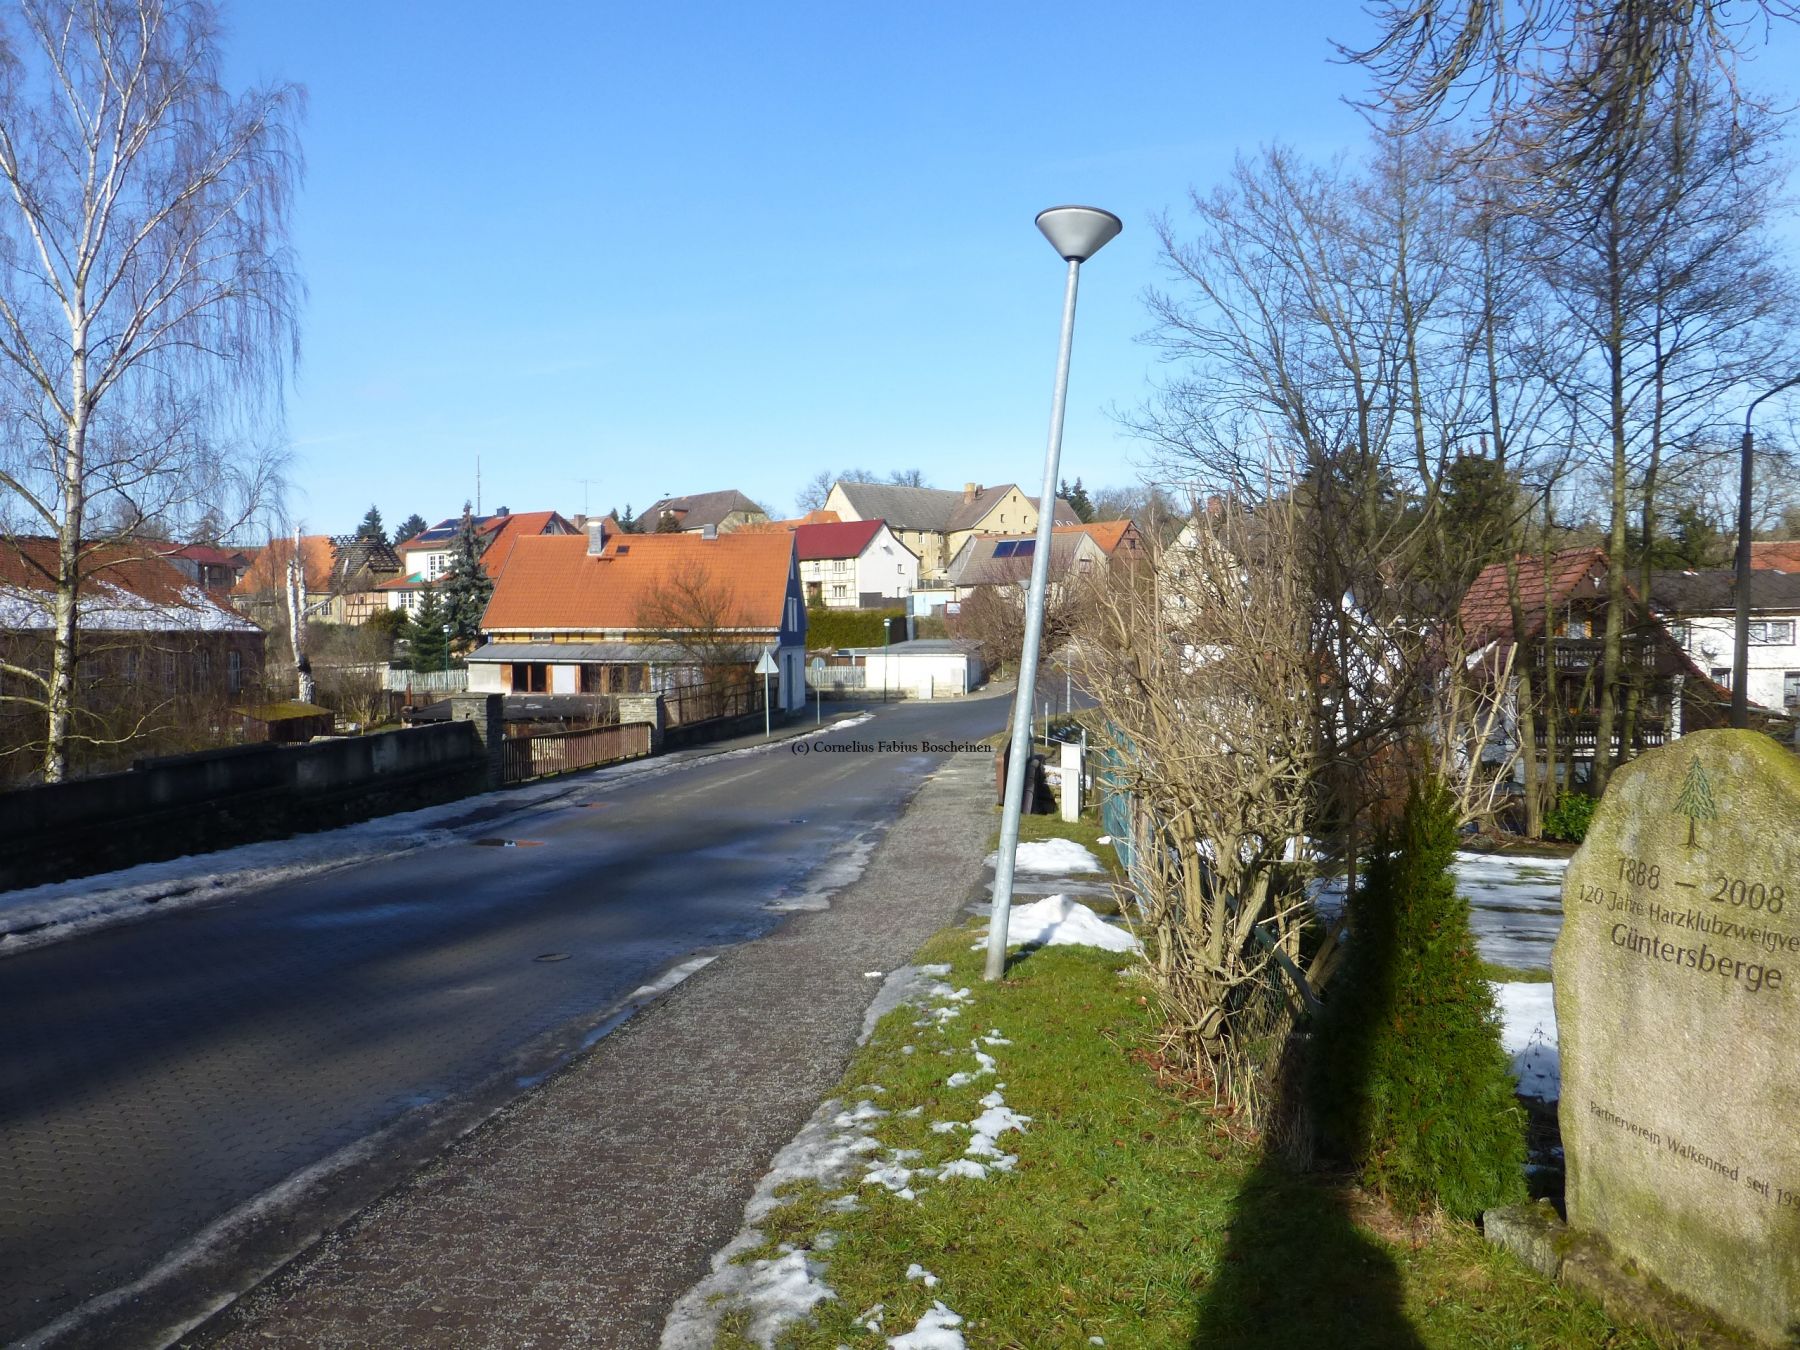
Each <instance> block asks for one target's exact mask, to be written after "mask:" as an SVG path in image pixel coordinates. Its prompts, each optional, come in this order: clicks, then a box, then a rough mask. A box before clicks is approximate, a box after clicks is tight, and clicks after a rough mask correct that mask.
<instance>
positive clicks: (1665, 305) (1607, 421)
mask: <svg viewBox="0 0 1800 1350" xmlns="http://www.w3.org/2000/svg"><path fill="white" fill-rule="evenodd" d="M1654 107H1655V108H1656V110H1657V112H1658V114H1659V115H1658V116H1657V117H1655V118H1654V119H1653V121H1652V123H1651V125H1649V126H1647V127H1646V128H1645V129H1644V130H1643V131H1642V132H1641V133H1640V134H1638V135H1637V136H1635V137H1634V138H1632V139H1631V140H1629V141H1626V140H1622V139H1621V140H1619V141H1615V142H1614V143H1612V144H1611V145H1610V147H1609V148H1607V149H1606V152H1605V153H1604V154H1601V153H1599V152H1596V154H1595V155H1594V156H1593V157H1592V158H1591V159H1590V160H1589V162H1588V164H1587V165H1586V167H1585V168H1584V170H1583V171H1582V172H1580V173H1578V174H1570V175H1566V176H1564V177H1561V178H1558V177H1557V175H1556V171H1555V166H1554V165H1553V164H1552V163H1550V162H1549V161H1545V163H1544V164H1543V169H1544V181H1545V184H1546V188H1545V191H1544V193H1543V195H1542V197H1541V199H1540V201H1539V203H1538V205H1537V206H1536V208H1535V209H1534V211H1533V213H1532V215H1531V217H1530V228H1531V230H1532V233H1533V235H1534V238H1533V241H1532V248H1533V251H1534V253H1535V254H1536V256H1537V261H1538V266H1539V268H1540V269H1541V270H1542V272H1543V274H1544V276H1545V279H1546V282H1547V284H1548V286H1549V288H1550V291H1551V293H1552V294H1553V295H1554V296H1555V297H1556V299H1557V302H1558V304H1559V305H1560V306H1561V307H1562V309H1563V310H1564V312H1565V313H1566V314H1567V316H1568V318H1569V321H1570V323H1571V325H1572V326H1573V327H1574V329H1575V330H1576V332H1577V333H1578V334H1579V336H1580V340H1581V353H1580V355H1579V357H1578V359H1576V360H1574V361H1572V362H1570V363H1568V364H1567V366H1566V367H1565V368H1564V369H1563V370H1562V371H1561V372H1560V373H1559V374H1558V376H1557V384H1558V387H1559V389H1560V390H1561V391H1562V393H1563V395H1564V398H1565V400H1566V403H1567V406H1568V409H1569V415H1570V417H1571V419H1572V421H1573V422H1574V423H1575V424H1576V425H1577V426H1578V427H1581V428H1585V429H1586V430H1587V433H1588V434H1587V435H1586V437H1585V439H1587V440H1588V442H1589V443H1590V444H1593V445H1596V446H1598V447H1602V454H1601V455H1600V456H1599V457H1598V458H1599V463H1598V465H1596V468H1597V470H1598V472H1597V475H1596V476H1597V477H1598V478H1599V481H1600V483H1601V485H1602V486H1603V492H1604V500H1605V501H1606V502H1607V503H1608V514H1607V522H1606V525H1607V553H1608V557H1609V560H1610V573H1609V598H1610V604H1609V606H1608V610H1607V620H1606V626H1605V631H1604V636H1603V642H1604V647H1603V652H1602V663H1603V665H1602V670H1601V671H1600V673H1599V676H1598V680H1597V687H1596V695H1597V702H1598V708H1597V714H1598V726H1597V738H1598V739H1597V745H1596V750H1595V761H1594V785H1595V787H1596V788H1598V789H1604V787H1605V785H1606V782H1607V780H1608V778H1609V776H1610V774H1611V771H1612V768H1613V766H1614V764H1615V763H1616V762H1617V760H1618V759H1619V758H1621V757H1623V756H1624V755H1626V754H1628V746H1629V743H1630V738H1631V732H1632V726H1633V723H1634V721H1635V716H1636V709H1637V701H1638V699H1639V697H1640V695H1641V690H1639V689H1638V688H1637V687H1636V685H1635V684H1634V683H1632V682H1631V681H1630V680H1629V679H1628V678H1627V675H1628V672H1629V667H1630V663H1629V662H1627V661H1626V659H1625V651H1624V648H1625V643H1626V641H1627V638H1628V635H1627V634H1626V632H1625V621H1626V614H1627V608H1628V607H1627V604H1626V589H1627V585H1628V578H1627V572H1628V568H1629V559H1628V549H1629V545H1630V530H1629V525H1630V516H1631V514H1632V513H1633V510H1634V508H1635V510H1636V512H1637V515H1638V542H1639V545H1640V547H1641V548H1643V550H1644V554H1643V558H1644V559H1645V562H1644V565H1643V570H1642V571H1640V574H1639V578H1638V584H1639V585H1640V586H1645V585H1647V584H1648V579H1649V578H1648V558H1649V556H1650V552H1651V546H1652V544H1653V543H1654V540H1655V537H1656V530H1657V525H1658V522H1657V517H1656V502H1657V486H1658V482H1659V480H1660V477H1661V473H1662V466H1663V463H1664V458H1665V455H1666V453H1667V451H1668V450H1669V448H1670V447H1672V446H1674V445H1677V444H1679V443H1681V442H1683V441H1685V440H1690V439H1693V438H1697V437H1704V436H1706V435H1708V434H1711V435H1713V436H1716V437H1718V438H1720V439H1723V434H1721V433H1724V434H1728V433H1726V432H1725V429H1724V428H1723V427H1721V425H1720V422H1721V417H1722V412H1723V409H1722V406H1721V405H1722V400H1724V399H1726V398H1728V397H1729V396H1730V395H1731V394H1732V391H1733V390H1734V389H1735V388H1736V387H1738V386H1739V385H1741V383H1742V382H1743V381H1745V380H1746V379H1749V378H1752V377H1755V376H1757V375H1759V374H1762V375H1767V374H1769V373H1770V372H1771V371H1773V370H1777V369H1780V370H1783V371H1785V369H1786V368H1787V365H1788V360H1787V358H1786V357H1785V356H1784V355H1782V351H1783V347H1784V344H1785V341H1786V332H1785V331H1784V330H1786V329H1787V327H1788V326H1789V325H1790V324H1791V321H1792V318H1793V316H1794V312H1795V310H1794V296H1793V288H1792V285H1791V282H1790V281H1789V279H1788V277H1787V276H1786V275H1785V274H1784V273H1783V272H1782V270H1781V269H1780V268H1778V267H1777V266H1775V264H1774V262H1773V260H1772V248H1771V245H1770V243H1769V241H1768V239H1767V236H1766V226H1767V220H1768V216H1769V211H1770V208H1771V206H1772V205H1773V201H1774V183H1775V175H1774V170H1773V166H1772V164H1771V162H1770V160H1771V152H1772V148H1773V144H1774V140H1775V137H1776V134H1777V128H1776V126H1775V124H1774V122H1773V120H1772V118H1771V117H1770V115H1769V113H1768V111H1767V110H1766V109H1765V108H1763V107H1762V106H1761V105H1759V104H1757V103H1755V102H1754V101H1753V100H1750V99H1749V98H1747V97H1739V98H1738V99H1737V100H1736V102H1735V103H1732V102H1730V101H1728V100H1727V99H1726V97H1725V96H1724V95H1723V94H1722V93H1721V92H1720V91H1718V90H1717V89H1715V88H1712V87H1710V86H1709V84H1708V83H1707V82H1705V81H1701V80H1697V79H1683V80H1677V81H1675V82H1674V83H1673V86H1672V87H1669V88H1666V89H1663V90H1660V91H1658V93H1657V95H1656V97H1655V100H1654ZM1615 740H1616V743H1617V746H1618V750H1617V752H1616V753H1615V751H1614V744H1615Z"/></svg>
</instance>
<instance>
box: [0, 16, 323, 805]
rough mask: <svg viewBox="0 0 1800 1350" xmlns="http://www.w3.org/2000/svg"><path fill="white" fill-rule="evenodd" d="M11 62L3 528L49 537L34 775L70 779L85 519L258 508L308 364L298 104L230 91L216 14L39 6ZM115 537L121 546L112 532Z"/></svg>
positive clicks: (5, 55)
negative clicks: (296, 215) (275, 441)
mask: <svg viewBox="0 0 1800 1350" xmlns="http://www.w3.org/2000/svg"><path fill="white" fill-rule="evenodd" d="M5 37H6V41H5V44H4V48H3V50H0V400H3V416H4V420H5V430H6V431H7V433H8V435H7V436H6V439H5V442H4V446H3V448H0V495H3V496H4V498H5V500H4V502H3V503H0V519H3V520H4V523H5V526H6V527H7V528H9V529H10V530H11V531H14V532H24V531H25V530H31V531H35V532H40V533H47V534H48V535H50V536H52V537H54V538H55V540H56V545H57V547H56V563H55V568H54V576H51V577H49V578H48V581H49V582H50V583H51V584H52V586H53V588H54V602H53V619H54V622H53V631H52V638H51V653H50V665H49V671H48V673H47V674H45V673H43V672H35V671H30V670H22V669H14V668H11V667H8V668H7V671H6V673H7V674H9V675H13V676H16V677H18V678H19V679H21V680H23V681H25V682H26V683H28V684H31V683H33V682H35V687H36V688H38V689H39V690H40V691H41V698H39V699H38V700H37V701H38V702H39V703H41V705H42V711H43V715H44V718H45V737H44V744H45V750H44V756H43V766H42V772H43V776H44V777H45V778H46V779H48V780H51V781H55V780H58V779H61V778H62V777H63V776H64V775H65V773H66V771H67V764H68V744H69V740H70V737H71V736H72V735H73V734H75V732H74V730H73V726H72V717H73V699H74V691H75V686H76V681H75V668H76V663H77V661H78V660H79V659H80V649H79V624H80V620H79V611H80V604H81V589H82V582H83V579H84V575H85V568H86V565H87V561H88V560H89V559H90V558H91V557H93V556H94V555H95V553H96V551H97V550H98V549H100V548H101V547H104V546H107V545H112V544H116V543H117V542H118V539H117V537H106V538H96V537H94V529H93V526H94V523H95V522H96V521H97V520H98V519H99V518H100V517H101V516H102V515H105V516H107V517H109V518H110V519H112V520H115V521H129V520H132V519H145V518H155V519H160V520H163V521H165V522H169V523H171V524H175V523H180V522H181V521H182V520H183V519H184V518H188V517H198V516H200V515H201V514H202V513H203V512H211V513H212V515H213V517H214V519H215V520H216V519H218V518H219V517H220V516H227V517H229V516H230V515H233V514H237V515H242V514H245V513H247V512H249V511H251V510H253V509H255V508H256V507H257V505H258V504H259V503H261V502H265V501H267V500H268V499H269V498H270V496H271V495H272V493H273V492H274V490H275V489H276V487H277V482H278V468H279V464H278V460H277V457H276V456H273V455H271V454H268V453H266V452H258V451H256V450H254V449H249V450H238V449H230V450H228V449H227V447H234V446H238V445H251V446H254V445H255V444H256V441H255V439H254V435H255V430H256V428H257V427H258V426H259V425H263V424H264V423H263V421H262V419H263V417H264V416H265V415H266V414H269V413H270V412H271V411H274V410H278V406H279V399H280V391H281V387H282V381H283V376H284V374H285V372H286V370H287V369H288V368H289V367H290V365H291V363H292V362H293V360H294V359H295V357H296V355H297V328H296V322H295V304H296V300H297V295H298V291H299V284H298V281H297V279H296V277H295V274H294V271H293V265H292V260H291V256H290V251H289V247H288V239H287V223H288V212H289V203H290V198H291V195H292V192H293V189H294V187H295V185H296V184H297V182H298V178H299V174H300V160H299V154H298V149H297V146H296V143H295V140H294V134H293V127H294V124H295V121H296V118H297V115H298V112H299V105H300V92H299V91H298V90H297V89H296V88H294V87H292V86H277V87H270V88H257V89H252V90H250V91H248V92H246V93H243V94H241V95H238V94H234V93H232V92H231V91H228V90H227V89H226V88H225V87H224V86H223V85H222V84H221V82H220V73H219V65H220V51H219V37H218V23H217V16H216V14H215V11H214V9H213V7H212V6H211V5H210V4H208V3H206V2H205V0H25V3H24V4H23V5H22V6H21V12H20V15H19V17H18V19H16V20H15V21H14V22H13V23H12V24H10V25H8V31H7V33H6V34H5ZM103 533H108V534H110V535H113V536H116V534H117V533H118V531H116V530H115V531H113V532H103Z"/></svg>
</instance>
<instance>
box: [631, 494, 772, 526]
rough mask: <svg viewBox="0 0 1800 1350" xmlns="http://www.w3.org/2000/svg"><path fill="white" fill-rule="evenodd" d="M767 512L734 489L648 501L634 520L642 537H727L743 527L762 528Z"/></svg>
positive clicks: (767, 515) (766, 518)
mask: <svg viewBox="0 0 1800 1350" xmlns="http://www.w3.org/2000/svg"><path fill="white" fill-rule="evenodd" d="M768 518H769V513H768V512H767V511H765V510H763V509H762V507H760V506H758V505H757V504H756V503H755V502H753V501H751V500H750V499H749V498H748V497H746V496H745V495H744V494H743V493H741V492H739V491H738V490H737V489H736V488H726V489H725V490H724V491H722V492H696V493H694V494H692V495H691V496H687V497H664V498H663V499H662V500H661V501H656V502H651V503H650V505H649V506H648V507H647V508H645V510H644V512H643V514H642V515H640V516H639V517H638V518H637V523H638V528H639V529H640V530H642V531H643V532H644V533H645V534H670V533H675V534H704V533H705V532H706V531H707V530H709V529H710V530H712V531H713V532H714V533H715V534H730V533H731V532H732V531H733V530H741V529H743V528H744V527H745V526H746V525H761V524H763V523H764V522H765V521H767V520H768Z"/></svg>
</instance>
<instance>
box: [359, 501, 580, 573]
mask: <svg viewBox="0 0 1800 1350" xmlns="http://www.w3.org/2000/svg"><path fill="white" fill-rule="evenodd" d="M609 519H610V517H609ZM450 523H452V524H454V523H455V522H450ZM443 524H444V522H442V521H440V522H439V523H438V524H436V525H433V526H432V527H431V530H427V531H425V534H430V533H431V531H432V530H437V529H441V528H443ZM553 526H554V527H555V529H554V530H553V529H552V527H553ZM574 529H575V527H574V525H572V524H571V523H570V522H569V521H568V520H566V519H565V518H564V517H563V515H562V513H561V512H558V511H514V512H512V513H510V514H509V515H504V516H499V515H495V516H480V517H478V518H477V521H476V526H475V532H476V533H477V534H479V535H482V536H484V537H485V538H486V539H487V541H488V542H487V547H486V548H484V549H483V550H482V553H481V570H482V571H484V572H486V573H487V574H488V575H489V576H490V577H492V578H494V580H496V581H498V580H499V579H500V573H502V572H503V571H505V570H506V560H507V559H508V558H510V557H512V551H513V545H514V544H516V543H518V541H519V540H521V539H523V538H525V537H526V536H528V535H540V534H546V533H553V532H554V533H564V534H566V533H569V532H570V531H573V530H574ZM425 534H415V535H414V536H413V537H412V538H411V539H408V540H407V541H406V542H405V543H403V544H398V545H396V546H395V550H396V551H397V552H400V553H404V552H405V551H407V550H408V549H410V550H413V551H414V552H420V551H423V552H430V553H437V552H441V551H445V550H448V549H449V548H450V546H451V545H452V544H453V543H454V542H455V536H454V534H453V535H451V537H450V538H447V539H434V540H432V541H431V542H429V543H423V544H422V543H420V542H419V541H420V540H421V539H423V538H424V537H425ZM584 537H585V536H584ZM423 584H424V582H423V581H422V580H414V579H413V578H412V577H405V578H402V579H401V580H398V581H392V582H387V583H385V584H384V585H383V586H382V587H379V588H378V589H385V590H406V589H408V588H410V587H416V586H421V585H423Z"/></svg>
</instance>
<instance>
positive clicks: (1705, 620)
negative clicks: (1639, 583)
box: [1650, 568, 1800, 713]
mask: <svg viewBox="0 0 1800 1350" xmlns="http://www.w3.org/2000/svg"><path fill="white" fill-rule="evenodd" d="M1750 575H1751V582H1750V602H1751V609H1750V647H1749V653H1748V658H1747V660H1746V662H1745V669H1746V672H1747V674H1748V676H1749V686H1748V689H1747V692H1748V694H1749V696H1750V702H1752V703H1754V704H1758V705H1760V706H1762V707H1764V708H1775V709H1779V710H1782V711H1785V712H1789V713H1800V574H1796V573H1793V572H1780V571H1775V570H1772V569H1766V568H1758V569H1757V570H1756V571H1754V572H1752V573H1751V574H1750ZM1733 578H1734V574H1733V572H1731V571H1730V570H1729V569H1726V568H1718V569H1714V570H1709V571H1705V572H1658V573H1657V574H1656V576H1655V578H1654V579H1653V581H1652V582H1651V591H1650V600H1651V604H1652V607H1653V608H1654V609H1655V610H1656V612H1657V614H1658V615H1659V616H1660V617H1661V618H1662V620H1663V622H1664V623H1666V624H1667V625H1668V628H1669V632H1670V634H1671V635H1672V636H1673V637H1674V639H1675V641H1676V642H1678V643H1680V644H1681V647H1682V650H1684V651H1685V652H1687V654H1688V656H1689V657H1690V658H1691V659H1692V660H1693V662H1694V664H1695V665H1697V666H1699V667H1700V669H1701V670H1703V671H1705V672H1706V673H1707V674H1708V675H1710V676H1711V677H1712V679H1713V682H1714V683H1715V684H1720V685H1724V686H1726V687H1729V686H1730V684H1731V671H1732V666H1733V664H1734V663H1733V659H1732V658H1733V657H1734V656H1735V655H1736V653H1737V598H1736V595H1735V594H1734V593H1733V590H1732V581H1733Z"/></svg>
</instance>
